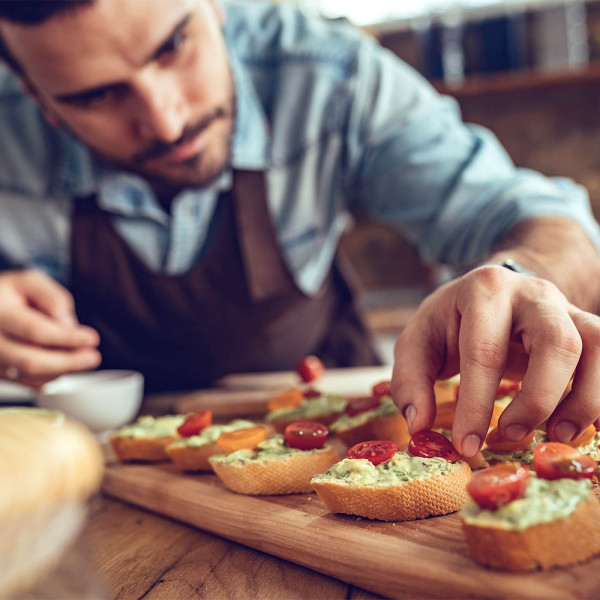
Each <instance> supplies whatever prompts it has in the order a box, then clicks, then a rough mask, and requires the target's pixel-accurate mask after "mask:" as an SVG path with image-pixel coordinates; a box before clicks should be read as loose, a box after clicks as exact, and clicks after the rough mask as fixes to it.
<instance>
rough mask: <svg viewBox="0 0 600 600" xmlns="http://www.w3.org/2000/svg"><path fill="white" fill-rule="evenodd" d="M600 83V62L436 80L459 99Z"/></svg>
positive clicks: (435, 83)
mask: <svg viewBox="0 0 600 600" xmlns="http://www.w3.org/2000/svg"><path fill="white" fill-rule="evenodd" d="M598 82H600V61H595V62H593V63H590V64H589V65H588V66H587V67H585V68H581V69H577V70H564V71H554V72H543V71H536V70H524V71H514V72H512V73H498V74H493V75H492V74H490V75H477V76H472V77H468V78H466V79H465V81H464V82H463V83H461V84H459V85H457V86H450V85H447V84H446V83H444V82H441V81H433V82H432V83H433V85H434V86H435V88H436V89H437V90H438V91H439V92H441V93H443V94H448V95H450V96H454V97H456V98H468V97H474V96H484V95H487V94H503V93H513V92H521V91H526V90H535V89H544V88H553V87H565V86H577V85H585V84H593V83H598Z"/></svg>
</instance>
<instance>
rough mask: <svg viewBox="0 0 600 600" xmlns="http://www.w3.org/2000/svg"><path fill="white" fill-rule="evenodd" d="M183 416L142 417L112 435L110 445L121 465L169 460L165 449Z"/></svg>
mask: <svg viewBox="0 0 600 600" xmlns="http://www.w3.org/2000/svg"><path fill="white" fill-rule="evenodd" d="M184 421H185V415H164V416H162V417H156V418H155V417H151V416H148V415H146V416H143V417H140V418H139V419H138V420H137V421H136V422H135V423H133V424H132V425H126V426H125V427H121V429H118V430H117V431H115V432H114V433H113V434H112V435H111V437H110V445H111V447H112V449H113V452H114V453H115V454H116V456H117V458H118V459H119V460H120V461H122V462H129V461H140V462H158V461H162V460H169V457H168V455H167V452H166V450H165V448H166V447H167V446H168V445H169V444H171V443H173V442H174V441H175V440H176V439H177V438H178V437H179V434H178V433H177V428H178V427H179V426H180V425H181V424H182V423H183V422H184Z"/></svg>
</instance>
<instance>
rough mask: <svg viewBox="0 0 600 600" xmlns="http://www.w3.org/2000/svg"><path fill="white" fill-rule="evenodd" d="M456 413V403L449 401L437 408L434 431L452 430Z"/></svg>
mask: <svg viewBox="0 0 600 600" xmlns="http://www.w3.org/2000/svg"><path fill="white" fill-rule="evenodd" d="M455 412H456V402H455V401H454V400H448V401H446V402H442V403H441V404H438V405H437V406H436V413H435V421H434V422H433V428H434V429H452V423H453V422H454V413H455Z"/></svg>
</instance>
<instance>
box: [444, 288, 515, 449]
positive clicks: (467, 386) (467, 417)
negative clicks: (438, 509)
mask: <svg viewBox="0 0 600 600" xmlns="http://www.w3.org/2000/svg"><path fill="white" fill-rule="evenodd" d="M471 293H472V301H471V302H469V303H468V305H467V307H466V308H465V309H464V310H463V312H462V319H461V327H460V334H459V352H460V373H461V381H460V389H459V397H458V403H457V405H456V413H455V416H454V424H453V427H452V443H453V444H454V446H455V448H456V449H457V450H458V451H459V452H460V453H461V454H462V455H463V456H465V457H467V458H470V457H472V456H474V455H475V454H477V452H478V451H479V449H480V448H481V445H482V444H483V440H485V436H486V433H487V430H488V427H489V424H490V420H491V417H492V412H493V407H494V399H495V397H496V391H497V390H498V384H499V383H500V379H501V378H502V374H503V373H504V369H505V366H506V362H507V356H508V347H509V342H510V335H511V327H512V306H511V304H510V301H509V299H508V298H507V297H506V296H504V295H502V294H491V295H490V294H489V293H488V291H487V290H485V289H475V288H473V289H472V292H471Z"/></svg>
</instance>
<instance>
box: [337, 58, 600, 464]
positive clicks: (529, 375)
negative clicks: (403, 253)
mask: <svg viewBox="0 0 600 600" xmlns="http://www.w3.org/2000/svg"><path fill="white" fill-rule="evenodd" d="M358 80H359V83H357V85H356V90H357V95H356V102H355V105H354V111H353V114H352V116H351V118H350V119H349V123H350V133H349V146H348V147H349V151H348V156H349V157H350V161H349V163H350V172H351V174H352V176H351V177H350V178H349V190H350V193H351V197H352V198H353V200H354V202H356V203H357V204H360V205H361V206H362V207H364V208H365V209H366V210H367V211H369V212H370V213H371V214H372V215H373V216H375V217H379V218H381V219H384V220H386V221H387V222H389V223H393V224H396V225H398V227H399V228H401V229H402V230H403V231H404V232H405V233H406V234H407V235H408V237H409V238H410V239H412V240H413V241H415V243H417V244H418V246H419V248H420V250H421V252H422V254H423V256H424V257H425V258H426V259H428V260H430V261H432V262H437V263H442V264H447V265H451V266H453V267H455V268H457V269H461V268H463V269H464V267H465V266H468V265H470V266H473V265H477V264H480V265H485V266H480V267H478V268H474V269H471V270H470V271H468V272H467V273H466V274H465V275H463V276H462V277H458V278H457V279H455V280H453V281H451V282H449V283H448V284H446V285H444V286H442V287H440V288H439V289H437V290H435V291H434V292H433V293H432V294H431V295H430V296H428V297H427V298H426V299H425V301H424V302H423V303H422V305H421V306H420V307H419V310H418V311H417V313H416V315H415V317H414V318H413V319H412V320H411V322H409V323H408V324H407V326H406V328H405V329H404V331H403V332H402V334H401V335H400V337H399V339H398V342H397V344H396V350H395V364H394V371H393V378H392V393H393V397H394V400H395V402H396V404H397V405H398V407H399V408H400V409H401V410H402V411H403V413H404V414H405V416H406V417H407V420H408V422H409V427H410V429H411V431H412V432H415V431H418V430H421V429H427V428H429V427H431V426H432V424H433V420H434V416H435V399H434V394H433V383H434V381H435V380H436V379H442V378H445V377H450V376H452V375H454V374H456V373H460V375H461V384H460V393H459V399H458V405H457V410H456V417H455V420H454V427H453V432H452V441H453V443H454V445H455V446H456V448H457V449H458V450H459V451H460V452H462V453H463V454H464V455H465V456H472V455H474V454H475V453H476V452H477V450H478V449H479V448H480V447H481V444H482V443H483V441H484V439H485V435H486V432H487V428H488V425H489V423H490V418H491V414H492V409H493V402H494V398H495V395H496V390H497V388H498V383H499V381H500V379H501V377H502V376H503V374H505V373H510V374H512V375H513V376H514V377H518V378H519V379H521V378H522V380H523V385H522V390H521V391H520V392H519V393H518V394H517V395H516V397H515V399H514V400H513V402H511V404H510V406H509V407H508V408H507V409H506V410H505V411H504V413H503V415H502V417H501V419H500V421H499V427H500V430H501V432H502V434H504V435H505V436H506V437H507V438H509V439H514V440H518V439H521V438H522V437H523V436H524V435H526V434H527V433H528V432H529V431H530V430H531V429H533V428H535V427H538V426H540V425H542V423H544V422H546V421H547V426H546V427H547V431H548V433H549V435H550V437H551V438H552V439H556V440H559V441H570V440H571V439H574V438H575V437H576V436H577V435H578V434H579V433H580V432H581V431H582V430H583V429H584V428H585V427H587V426H588V425H589V424H590V423H592V422H594V421H596V420H597V419H599V417H600V399H598V398H597V389H598V388H599V386H600V375H597V373H600V368H598V367H600V352H599V351H598V347H599V346H600V344H599V343H598V340H599V339H600V319H599V318H598V317H596V316H595V315H593V314H592V313H591V312H586V311H594V310H595V309H596V304H597V300H598V296H599V285H598V282H599V281H600V277H598V275H599V271H600V266H599V265H600V258H599V255H598V248H600V230H599V228H598V224H597V223H596V222H595V221H594V219H593V217H592V214H591V211H590V207H589V201H588V199H587V194H586V192H585V190H583V189H582V188H581V187H580V186H577V185H575V184H573V183H572V182H569V181H566V180H552V179H548V178H545V177H543V176H542V175H540V174H538V173H534V172H532V171H528V170H522V169H516V168H515V166H514V165H513V164H512V162H511V161H510V158H509V157H508V156H507V155H506V152H505V151H504V150H503V149H502V147H501V146H500V144H499V143H498V141H497V140H496V139H495V138H494V137H493V136H492V135H491V134H490V133H489V132H486V131H485V130H483V129H481V128H477V127H468V126H466V125H464V124H462V123H461V121H460V119H459V118H458V114H457V111H456V110H453V106H452V102H449V101H444V100H442V99H440V98H439V96H437V95H436V94H435V92H434V91H433V90H432V89H431V87H430V86H429V85H428V84H427V82H425V81H424V80H423V79H422V78H420V77H419V76H418V75H416V74H415V73H413V72H411V71H410V70H409V69H408V67H406V65H402V64H401V63H399V62H398V61H396V60H395V59H394V58H393V57H391V56H390V55H386V54H382V53H381V51H377V50H376V49H374V48H369V47H365V48H363V52H362V54H361V59H360V60H359V74H358ZM508 258H510V259H512V260H514V261H516V262H519V263H521V264H522V265H523V266H524V267H527V268H529V269H530V270H531V271H533V272H535V273H537V274H538V275H539V277H529V276H526V275H522V274H519V273H515V272H513V271H511V270H509V269H506V268H504V267H502V266H498V265H490V264H489V263H501V262H503V261H504V260H505V259H508ZM399 268H402V267H401V265H399ZM573 376H574V381H573V391H572V392H571V393H570V394H569V395H568V396H567V398H566V399H565V400H564V401H563V402H561V398H562V395H563V391H564V390H565V388H566V387H567V385H568V383H569V381H570V379H571V378H572V377H573ZM559 403H560V404H559ZM599 422H600V421H599Z"/></svg>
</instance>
